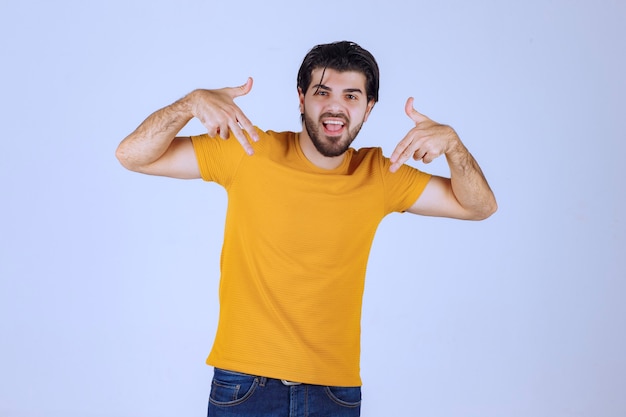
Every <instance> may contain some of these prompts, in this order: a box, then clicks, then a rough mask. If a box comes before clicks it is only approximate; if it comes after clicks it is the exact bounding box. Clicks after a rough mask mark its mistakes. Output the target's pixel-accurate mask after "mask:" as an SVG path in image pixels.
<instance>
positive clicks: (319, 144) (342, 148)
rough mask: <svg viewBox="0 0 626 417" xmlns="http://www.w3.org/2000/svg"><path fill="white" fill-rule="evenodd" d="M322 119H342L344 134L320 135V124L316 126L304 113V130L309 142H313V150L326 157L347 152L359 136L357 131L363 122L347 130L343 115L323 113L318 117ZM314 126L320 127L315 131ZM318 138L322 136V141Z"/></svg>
mask: <svg viewBox="0 0 626 417" xmlns="http://www.w3.org/2000/svg"><path fill="white" fill-rule="evenodd" d="M324 117H335V118H340V119H343V121H344V122H345V126H346V128H345V129H346V130H345V132H344V133H342V135H341V136H326V135H324V134H323V133H320V131H321V130H322V129H323V127H322V126H321V125H322V123H321V122H319V123H318V124H316V123H315V122H314V121H313V119H312V118H311V117H310V116H309V115H308V114H307V113H306V110H305V112H304V128H305V129H306V132H307V133H308V134H309V137H310V138H311V142H313V145H314V146H315V149H317V151H318V152H319V153H321V154H322V155H324V156H327V157H335V156H339V155H342V154H343V153H344V152H346V151H347V150H348V148H350V145H351V144H352V141H354V139H355V138H356V136H357V135H358V134H359V131H360V130H361V127H362V126H363V122H361V123H359V124H358V125H357V126H355V127H354V128H353V129H352V130H349V120H348V119H347V118H346V117H345V116H344V115H342V114H339V115H337V114H331V113H324V114H323V115H321V116H320V119H322V118H324ZM316 126H320V127H318V128H317V129H316V128H315V127H316ZM320 136H324V138H323V139H322V138H320Z"/></svg>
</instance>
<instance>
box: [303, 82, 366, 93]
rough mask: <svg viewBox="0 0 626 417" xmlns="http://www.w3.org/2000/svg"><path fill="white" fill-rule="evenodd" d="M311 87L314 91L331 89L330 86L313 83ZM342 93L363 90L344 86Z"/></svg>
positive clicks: (360, 91)
mask: <svg viewBox="0 0 626 417" xmlns="http://www.w3.org/2000/svg"><path fill="white" fill-rule="evenodd" d="M311 88H312V89H313V88H314V89H315V91H317V90H325V91H333V89H332V88H330V87H329V86H327V85H324V84H315V85H314V86H311ZM343 92H344V93H361V94H363V91H362V90H361V89H360V88H344V90H343Z"/></svg>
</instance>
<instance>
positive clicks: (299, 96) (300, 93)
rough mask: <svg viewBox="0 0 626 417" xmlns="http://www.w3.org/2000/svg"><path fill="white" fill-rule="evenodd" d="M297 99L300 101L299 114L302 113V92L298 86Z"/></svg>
mask: <svg viewBox="0 0 626 417" xmlns="http://www.w3.org/2000/svg"><path fill="white" fill-rule="evenodd" d="M298 100H299V101H300V114H304V93H303V92H302V89H301V88H300V87H298Z"/></svg>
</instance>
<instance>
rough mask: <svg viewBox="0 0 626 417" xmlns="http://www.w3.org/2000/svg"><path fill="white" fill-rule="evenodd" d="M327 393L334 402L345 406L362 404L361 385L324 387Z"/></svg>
mask: <svg viewBox="0 0 626 417" xmlns="http://www.w3.org/2000/svg"><path fill="white" fill-rule="evenodd" d="M324 390H325V391H326V395H328V398H330V399H331V400H332V401H333V402H335V403H337V404H339V405H341V406H344V407H358V406H360V405H361V387H324Z"/></svg>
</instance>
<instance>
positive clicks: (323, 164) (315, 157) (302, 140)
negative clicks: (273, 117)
mask: <svg viewBox="0 0 626 417" xmlns="http://www.w3.org/2000/svg"><path fill="white" fill-rule="evenodd" d="M298 142H299V144H300V149H302V153H304V156H306V159H308V160H309V162H311V163H312V164H313V165H315V166H316V167H318V168H322V169H328V170H331V169H335V168H338V167H339V166H340V165H341V164H342V163H343V160H344V158H345V157H346V154H345V152H344V153H342V154H341V155H339V156H324V155H322V154H321V153H320V152H319V151H318V150H317V148H316V147H315V145H314V144H313V142H312V141H311V138H310V137H309V135H308V133H307V131H306V129H303V130H302V132H300V133H298Z"/></svg>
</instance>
